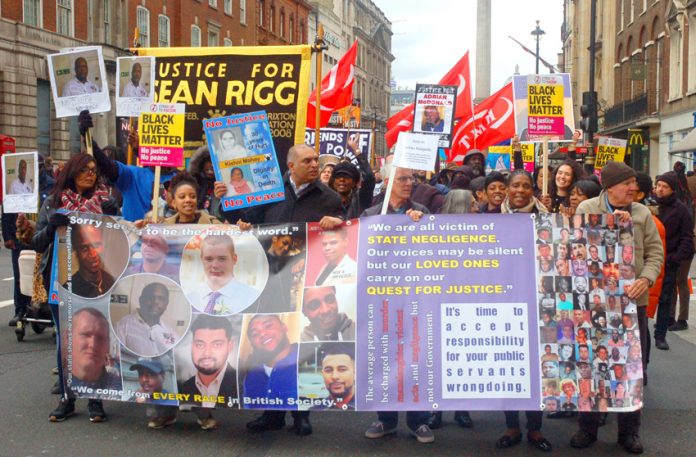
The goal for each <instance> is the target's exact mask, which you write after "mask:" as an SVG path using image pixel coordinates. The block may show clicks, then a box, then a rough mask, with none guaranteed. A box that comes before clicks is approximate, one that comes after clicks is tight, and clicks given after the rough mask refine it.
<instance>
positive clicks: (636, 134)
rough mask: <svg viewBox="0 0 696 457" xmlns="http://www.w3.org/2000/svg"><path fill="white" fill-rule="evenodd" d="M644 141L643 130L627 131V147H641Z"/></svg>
mask: <svg viewBox="0 0 696 457" xmlns="http://www.w3.org/2000/svg"><path fill="white" fill-rule="evenodd" d="M644 144H645V140H644V139H643V130H641V129H628V145H629V146H643V145H644Z"/></svg>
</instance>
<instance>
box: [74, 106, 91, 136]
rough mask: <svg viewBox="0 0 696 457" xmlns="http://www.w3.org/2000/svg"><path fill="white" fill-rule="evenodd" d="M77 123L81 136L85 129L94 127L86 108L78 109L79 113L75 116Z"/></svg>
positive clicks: (85, 131) (83, 134)
mask: <svg viewBox="0 0 696 457" xmlns="http://www.w3.org/2000/svg"><path fill="white" fill-rule="evenodd" d="M77 124H78V129H79V130H80V135H81V136H85V134H86V133H87V130H89V129H91V128H92V127H94V123H93V122H92V115H91V114H89V111H88V110H84V111H80V115H79V116H77Z"/></svg>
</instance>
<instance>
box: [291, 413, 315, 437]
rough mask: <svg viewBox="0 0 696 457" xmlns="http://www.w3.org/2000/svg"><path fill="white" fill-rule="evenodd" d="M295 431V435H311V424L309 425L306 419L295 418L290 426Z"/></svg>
mask: <svg viewBox="0 0 696 457" xmlns="http://www.w3.org/2000/svg"><path fill="white" fill-rule="evenodd" d="M292 429H293V430H295V435H299V436H307V435H311V434H312V424H310V423H309V418H308V417H297V418H295V422H294V423H293V425H292Z"/></svg>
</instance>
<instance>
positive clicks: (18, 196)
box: [2, 151, 39, 214]
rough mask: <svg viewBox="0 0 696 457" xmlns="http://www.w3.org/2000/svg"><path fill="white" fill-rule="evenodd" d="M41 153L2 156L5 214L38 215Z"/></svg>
mask: <svg viewBox="0 0 696 457" xmlns="http://www.w3.org/2000/svg"><path fill="white" fill-rule="evenodd" d="M38 159H39V153H38V152H36V151H34V152H17V153H14V154H3V155H2V177H3V180H2V182H3V184H4V185H5V189H3V191H4V192H3V195H2V211H3V212H4V213H8V214H9V213H36V212H37V211H38V205H39V165H38V163H39V160H38Z"/></svg>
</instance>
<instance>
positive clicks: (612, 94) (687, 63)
mask: <svg viewBox="0 0 696 457" xmlns="http://www.w3.org/2000/svg"><path fill="white" fill-rule="evenodd" d="M597 5H598V8H597V22H596V24H597V52H596V61H595V65H596V68H597V71H596V75H595V87H596V91H597V96H598V100H599V115H600V118H599V134H600V135H608V136H612V137H616V138H623V139H626V140H628V143H629V148H628V151H627V152H628V154H627V157H626V162H627V163H628V164H630V165H631V166H633V167H634V168H635V169H637V170H642V171H646V172H648V173H650V174H651V175H655V174H658V173H663V172H665V171H667V170H669V169H671V168H672V166H673V164H674V162H676V161H677V160H682V161H686V162H688V164H687V166H688V168H689V169H691V168H692V165H693V161H694V157H693V154H686V155H682V156H674V155H671V154H670V151H671V150H672V147H673V145H674V144H675V143H677V142H678V141H679V140H681V139H682V138H683V137H684V136H686V134H687V133H688V132H689V131H691V130H692V129H693V128H694V122H695V121H694V112H695V111H696V1H693V0H617V1H615V2H602V1H598V2H597ZM564 7H565V8H564V10H565V21H564V25H563V32H564V33H563V40H564V41H563V62H562V65H565V67H566V71H569V72H570V73H571V75H572V77H571V79H572V80H573V82H574V83H573V84H574V87H573V90H574V97H575V106H576V107H579V106H580V105H581V104H582V98H581V97H582V92H583V91H587V90H588V87H589V75H588V72H587V68H588V63H589V51H588V50H587V48H588V46H589V33H588V32H589V21H590V2H589V1H588V2H584V1H583V2H579V1H572V0H566V1H565V2H564ZM578 114H579V113H578ZM578 114H576V119H579V118H580V117H579V115H578Z"/></svg>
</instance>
